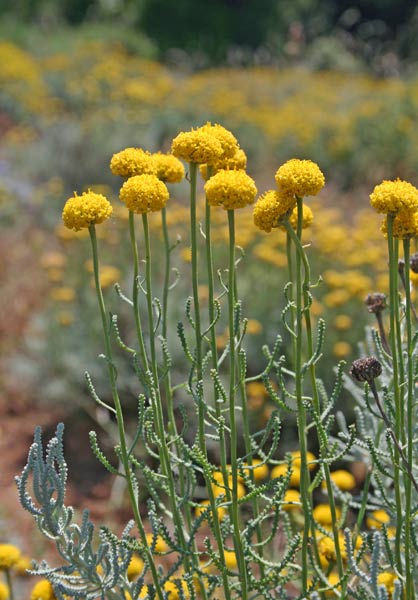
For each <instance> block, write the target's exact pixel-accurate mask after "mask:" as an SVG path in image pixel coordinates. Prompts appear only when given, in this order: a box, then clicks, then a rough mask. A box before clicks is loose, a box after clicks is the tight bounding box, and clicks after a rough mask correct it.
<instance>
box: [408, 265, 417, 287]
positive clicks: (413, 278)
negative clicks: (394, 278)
mask: <svg viewBox="0 0 418 600" xmlns="http://www.w3.org/2000/svg"><path fill="white" fill-rule="evenodd" d="M409 280H410V282H411V283H412V285H413V286H414V288H416V287H418V273H414V271H411V269H410V270H409Z"/></svg>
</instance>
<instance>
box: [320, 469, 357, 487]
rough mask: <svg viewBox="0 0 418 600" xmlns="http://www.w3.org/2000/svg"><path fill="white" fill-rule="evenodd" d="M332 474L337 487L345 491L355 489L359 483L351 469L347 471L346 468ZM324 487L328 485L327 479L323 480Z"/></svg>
mask: <svg viewBox="0 0 418 600" xmlns="http://www.w3.org/2000/svg"><path fill="white" fill-rule="evenodd" d="M330 475H331V479H332V481H333V482H334V483H335V485H336V486H337V488H339V489H340V490H342V491H343V492H347V491H350V490H353V489H354V488H355V487H356V485H357V482H356V480H355V477H354V475H353V474H352V473H350V472H349V471H345V470H344V469H338V470H337V471H333V472H332V473H331V474H330ZM322 487H323V488H325V487H326V485H325V481H323V482H322Z"/></svg>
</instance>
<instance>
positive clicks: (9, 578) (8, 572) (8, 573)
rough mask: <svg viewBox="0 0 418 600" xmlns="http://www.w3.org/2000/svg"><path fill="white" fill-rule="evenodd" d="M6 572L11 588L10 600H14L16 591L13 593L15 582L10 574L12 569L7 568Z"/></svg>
mask: <svg viewBox="0 0 418 600" xmlns="http://www.w3.org/2000/svg"><path fill="white" fill-rule="evenodd" d="M5 573H6V583H7V587H8V588H9V600H14V598H15V597H14V593H13V582H12V577H11V574H10V569H6V570H5Z"/></svg>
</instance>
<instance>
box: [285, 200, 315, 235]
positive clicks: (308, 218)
mask: <svg viewBox="0 0 418 600" xmlns="http://www.w3.org/2000/svg"><path fill="white" fill-rule="evenodd" d="M312 221H313V212H312V211H311V209H310V208H309V206H306V204H303V206H302V229H307V228H308V227H310V226H311V225H312ZM289 223H290V225H291V226H292V227H293V229H297V226H298V207H297V206H295V208H294V209H293V211H292V213H291V215H290V216H289ZM280 227H281V229H286V228H285V227H284V225H281V226H280Z"/></svg>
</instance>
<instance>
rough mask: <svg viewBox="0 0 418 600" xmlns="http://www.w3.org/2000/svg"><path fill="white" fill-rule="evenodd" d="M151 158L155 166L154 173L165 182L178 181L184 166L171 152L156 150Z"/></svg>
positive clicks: (182, 175) (180, 178)
mask: <svg viewBox="0 0 418 600" xmlns="http://www.w3.org/2000/svg"><path fill="white" fill-rule="evenodd" d="M151 158H152V160H153V163H154V166H155V175H156V176H157V177H158V179H160V180H161V181H164V182H165V183H179V182H180V181H181V180H182V179H183V177H184V174H185V173H184V166H183V163H181V162H180V161H179V159H178V158H176V157H175V156H173V155H172V154H163V153H162V152H157V153H156V154H152V155H151Z"/></svg>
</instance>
